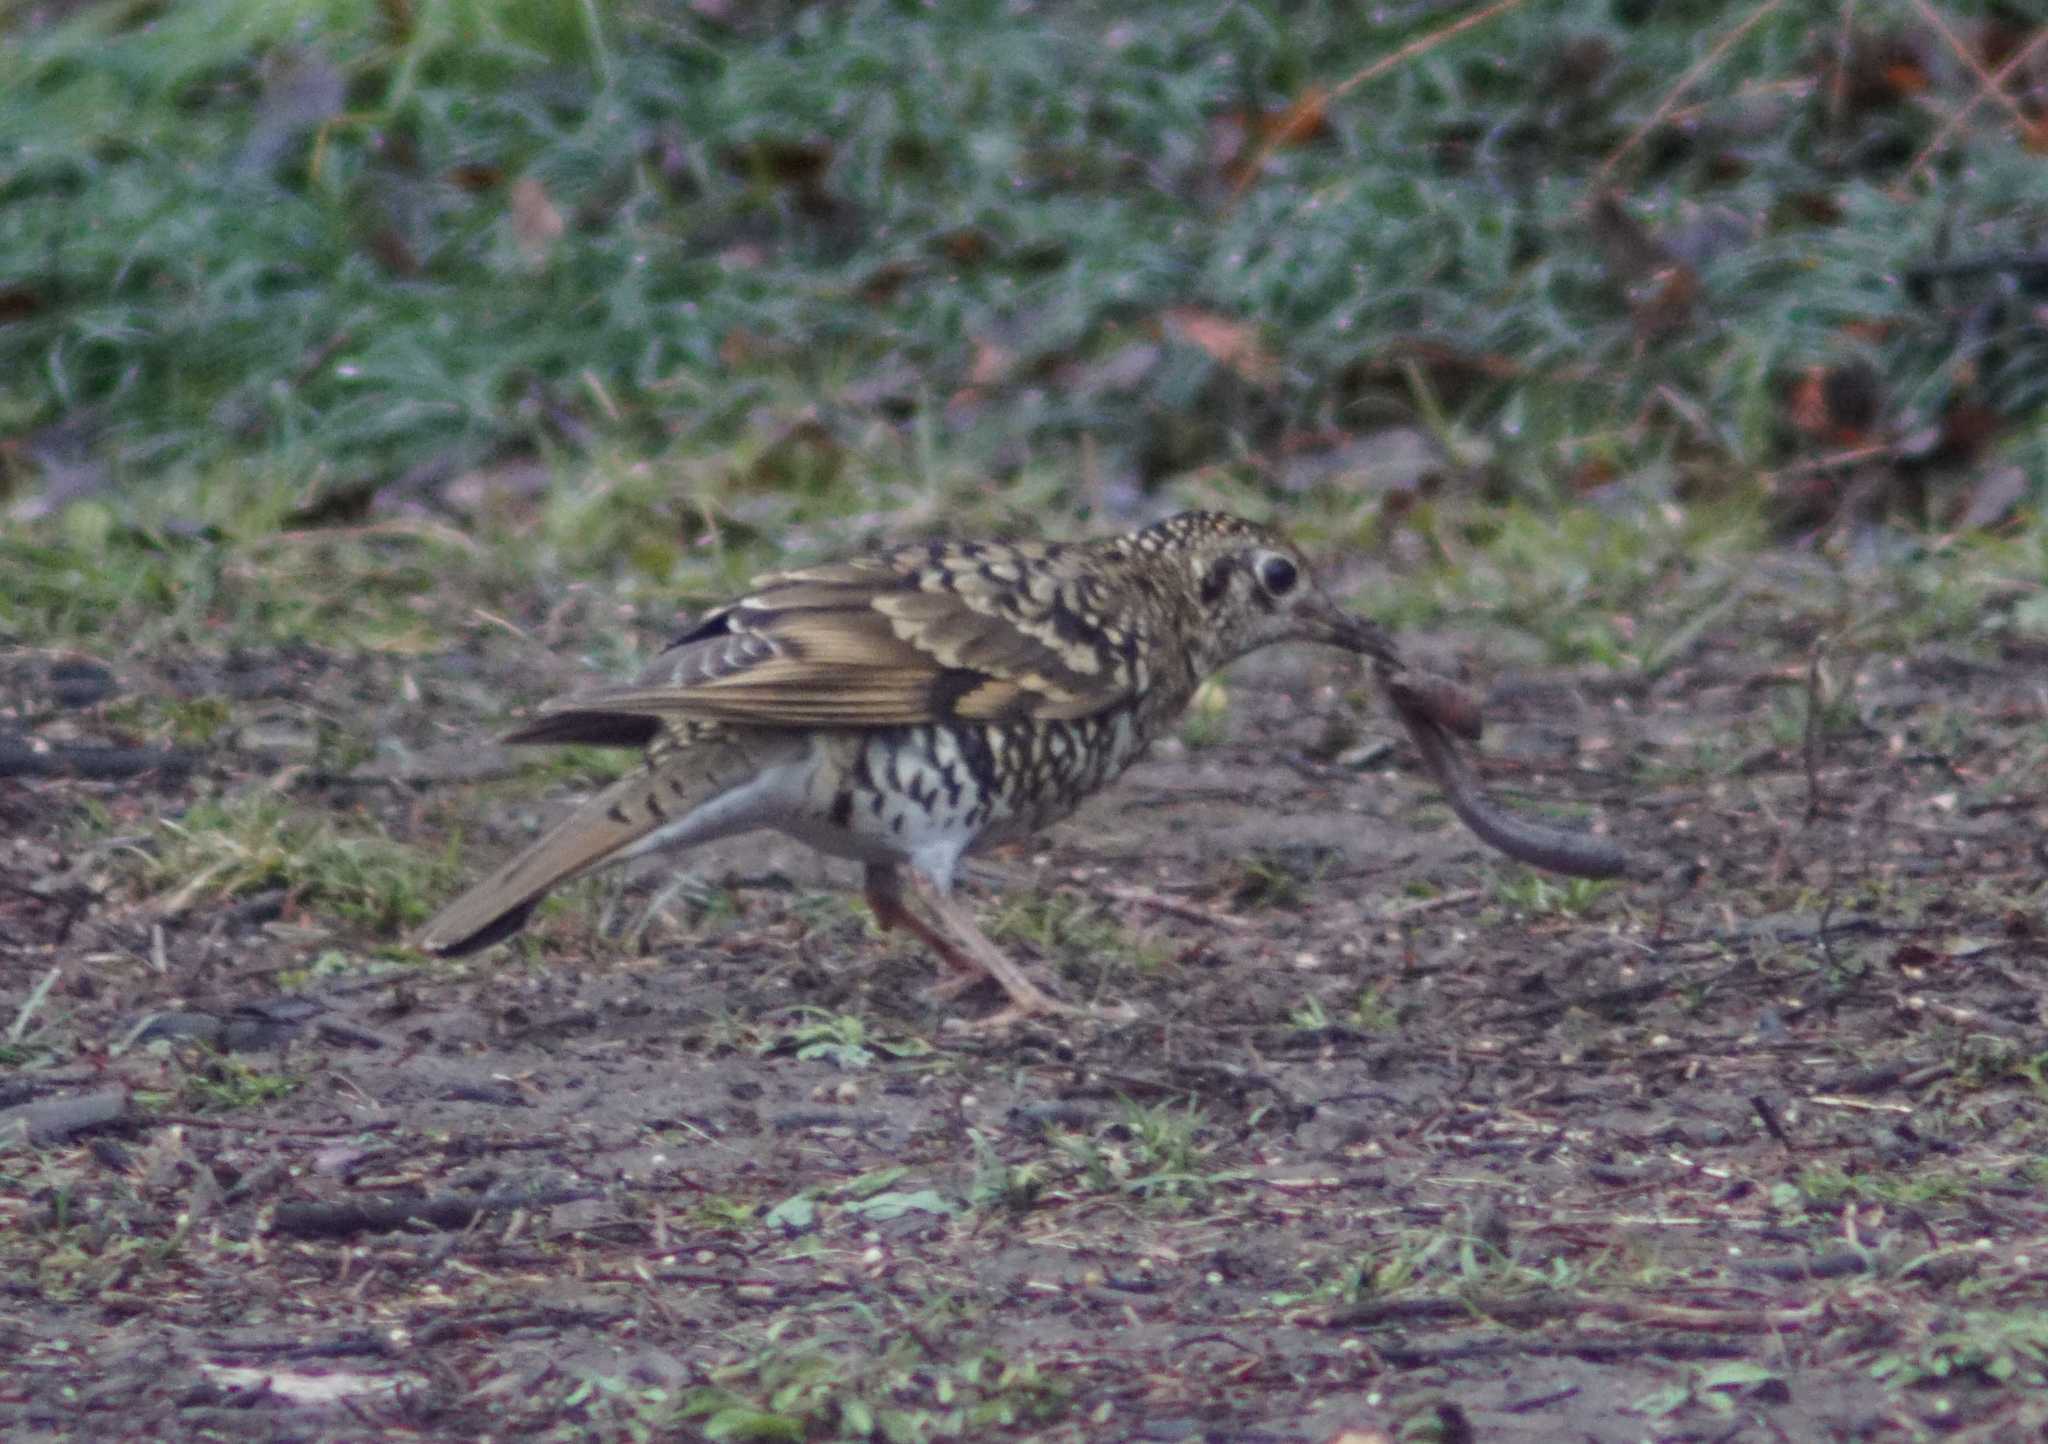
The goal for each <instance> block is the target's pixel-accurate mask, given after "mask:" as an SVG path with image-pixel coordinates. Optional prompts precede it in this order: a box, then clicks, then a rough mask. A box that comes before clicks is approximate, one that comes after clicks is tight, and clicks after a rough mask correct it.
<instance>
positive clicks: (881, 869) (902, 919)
mask: <svg viewBox="0 0 2048 1444" xmlns="http://www.w3.org/2000/svg"><path fill="white" fill-rule="evenodd" d="M866 883H867V888H866V891H867V900H868V911H869V912H871V913H873V914H874V915H875V926H876V927H878V928H880V929H881V930H882V931H883V932H885V933H886V932H892V931H894V930H895V929H897V928H901V929H903V930H904V931H905V932H907V933H909V934H911V935H912V936H913V937H915V938H916V939H917V940H918V941H919V942H921V943H923V944H924V945H925V946H926V947H928V948H930V949H931V950H932V951H933V952H935V953H937V954H938V955H939V963H940V967H941V971H942V972H943V971H948V970H950V971H951V972H952V974H953V976H952V977H950V978H941V979H940V981H939V984H938V987H937V988H936V989H935V990H934V991H936V992H937V993H938V995H939V996H940V997H942V998H951V997H954V996H956V995H957V994H959V993H962V992H964V991H966V990H967V989H968V988H971V987H973V986H974V985H975V984H976V983H978V982H980V981H981V980H982V979H983V978H984V977H986V976H987V974H986V973H985V972H984V971H983V969H982V968H981V966H980V965H979V964H978V963H976V962H975V961H974V960H973V959H972V958H970V957H968V956H967V955H966V954H964V953H962V952H961V951H960V949H958V948H957V947H955V946H953V942H952V939H950V938H948V937H947V936H946V935H945V934H944V933H942V932H940V931H939V930H938V929H937V928H935V927H933V926H932V925H931V924H930V923H928V922H926V921H925V920H924V919H923V918H921V917H919V916H918V915H917V914H916V913H914V912H912V911H911V910H910V905H909V904H908V903H906V902H904V900H903V874H902V873H901V872H899V871H898V870H897V869H896V867H895V866H894V865H893V864H890V863H886V862H871V863H869V864H868V866H867V876H866Z"/></svg>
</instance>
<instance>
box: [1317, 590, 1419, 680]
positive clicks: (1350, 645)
mask: <svg viewBox="0 0 2048 1444" xmlns="http://www.w3.org/2000/svg"><path fill="white" fill-rule="evenodd" d="M1296 615H1298V616H1299V617H1300V618H1301V620H1302V622H1303V623H1304V625H1305V626H1306V628H1307V630H1308V634H1309V637H1310V639H1311V640H1313V641H1317V642H1327V643H1328V644H1329V645H1330V646H1332V647H1342V648H1343V649H1344V650H1345V651H1347V652H1357V653H1359V654H1360V655H1361V656H1366V657H1372V658H1375V659H1377V660H1378V661H1381V662H1385V663H1387V664H1388V665H1390V666H1395V667H1398V666H1400V665H1401V657H1400V654H1399V653H1397V652H1396V651H1395V650H1394V639H1393V638H1392V637H1389V636H1388V635H1387V634H1386V633H1385V632H1383V631H1381V630H1380V627H1379V624H1378V623H1376V622H1369V621H1367V620H1366V619H1365V618H1364V617H1359V616H1353V615H1352V614H1351V613H1350V612H1347V611H1344V610H1342V609H1341V608H1339V607H1338V605H1337V604H1336V603H1335V602H1333V601H1331V600H1330V599H1329V598H1328V597H1325V596H1322V595H1317V596H1314V597H1312V598H1305V599H1304V601H1303V605H1302V606H1301V607H1300V608H1299V609H1298V611H1297V613H1296Z"/></svg>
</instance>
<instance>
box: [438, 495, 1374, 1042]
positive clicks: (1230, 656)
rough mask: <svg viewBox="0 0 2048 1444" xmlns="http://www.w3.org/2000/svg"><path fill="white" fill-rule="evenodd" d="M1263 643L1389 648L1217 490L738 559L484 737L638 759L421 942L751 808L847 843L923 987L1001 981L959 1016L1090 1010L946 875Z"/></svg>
mask: <svg viewBox="0 0 2048 1444" xmlns="http://www.w3.org/2000/svg"><path fill="white" fill-rule="evenodd" d="M1283 642H1312V643H1323V644H1326V645H1329V646H1333V647H1338V648H1342V649H1344V650H1345V651H1348V652H1352V653H1355V654H1359V655H1361V656H1365V657H1370V658H1373V659H1375V660H1376V661H1377V662H1378V663H1379V664H1380V665H1381V666H1382V667H1398V665H1399V663H1398V659H1397V657H1396V654H1395V651H1394V646H1393V643H1392V641H1391V640H1390V638H1389V637H1388V636H1387V634H1386V633H1385V632H1384V631H1383V630H1382V629H1381V628H1380V627H1379V626H1377V625H1376V624H1374V623H1373V622H1371V621H1370V620H1368V619H1366V618H1363V617H1360V616H1356V615H1353V614H1351V613H1349V612H1346V611H1344V610H1343V609H1342V608H1340V607H1339V606H1338V605H1337V604H1336V603H1335V602H1334V601H1333V600H1332V599H1331V598H1330V596H1329V595H1328V593H1327V592H1325V590H1324V589H1323V588H1322V587H1321V586H1320V585H1318V584H1317V582H1316V581H1315V580H1314V578H1313V577H1312V576H1311V574H1310V570H1309V565H1308V562H1307V561H1306V559H1305V558H1304V557H1303V555H1302V553H1301V552H1300V550H1299V549H1297V548H1296V547H1295V546H1294V544H1293V543H1292V542H1290V541H1288V540H1287V539H1286V538H1285V537H1284V536H1282V535H1281V534H1280V533H1279V532H1277V531H1275V530H1273V529H1270V528H1268V527H1266V526H1262V525H1259V524H1257V523H1254V522H1252V521H1249V520H1246V519H1244V518H1242V517H1238V516H1234V515H1230V514H1227V513H1222V512H1215V511H1190V512H1182V513H1179V514H1177V515H1173V516H1169V517H1166V518H1164V519H1162V520H1159V521H1157V522H1154V523H1152V524H1150V525H1148V526H1145V527H1142V528H1140V529H1137V530H1134V531H1130V532H1127V533H1124V534H1121V535H1115V536H1108V537H1101V538H1097V539H1094V540H1083V541H1075V542H1061V541H1036V542H1035V541H1017V542H999V541H979V542H977V541H933V542H928V543H923V544H915V545H909V546H901V547H898V548H896V549H894V550H889V551H885V552H881V553H877V554H874V555H869V556H865V557H858V558H855V559H853V560H849V561H840V562H832V563H827V564H824V565H818V566H807V567H798V568H794V569H792V570H787V571H781V572H776V573H772V574H770V575H767V576H762V577H758V578H756V579H755V580H754V581H753V583H751V585H750V587H749V589H748V591H747V592H746V593H745V595H743V596H740V597H738V598H737V599H735V600H733V601H730V602H727V603H725V604H723V605H721V606H716V607H713V608H712V609H710V610H709V611H708V612H705V613H703V614H702V615H701V616H699V617H697V618H696V619H695V621H694V623H693V624H692V625H689V626H688V627H687V629H686V630H684V631H683V632H682V633H681V634H680V635H679V636H677V637H676V638H675V639H674V641H672V642H671V643H669V644H668V646H667V647H666V648H665V649H664V650H662V651H661V652H660V653H658V654H657V655H656V656H655V657H654V658H653V660H652V661H651V662H650V663H649V665H648V666H647V667H646V669H645V670H644V671H643V672H642V673H641V675H640V676H639V677H638V678H637V679H636V680H634V681H632V682H630V683H627V684H625V685H622V686H609V687H600V688H597V689H595V690H592V691H586V692H582V693H578V694H572V695H570V696H567V697H562V698H559V699H556V700H554V701H550V702H546V703H544V704H543V705H542V706H541V707H540V709H539V710H538V712H537V713H536V714H535V715H534V716H533V718H532V719H531V720H530V721H527V722H525V723H524V724H523V725H521V726H519V727H518V728H517V729H516V730H514V731H513V732H511V733H510V734H509V735H508V736H506V737H505V738H504V741H505V742H507V743H510V744H518V745H530V744H545V743H579V744H585V745H595V746H600V747H625V748H637V749H639V750H641V751H642V752H643V754H644V761H643V762H642V763H641V764H640V765H639V766H638V767H636V768H635V769H633V770H632V771H630V772H628V773H627V774H626V775H625V776H623V777H621V778H620V779H619V780H617V781H615V782H613V783H612V784H610V785H609V786H608V787H606V788H605V789H603V790H602V791H600V792H598V793H596V794H595V795H593V796H591V797H590V798H589V799H588V800H586V801H584V802H583V803H582V804H581V805H580V806H578V807H576V808H575V809H574V811H572V812H571V813H570V814H569V815H568V816H567V817H566V818H565V819H563V820H562V821H561V822H560V823H558V824H557V825H556V826H555V827H553V828H552V829H551V830H549V831H547V832H546V833H544V834H543V835H542V836H541V837H540V838H539V839H538V840H536V841H535V842H533V843H532V844H531V845H530V846H528V847H527V848H526V849H524V850H523V851H521V852H520V853H518V854H517V855H516V856H514V857H513V858H512V859H511V860H510V861H508V862H506V863H505V864H504V865H503V866H502V867H500V868H499V869H498V870H497V871H495V872H493V873H491V874H490V875H489V876H487V877H486V878H484V879H483V880H482V881H481V882H479V883H477V884H476V885H475V886H474V887H472V888H470V889H469V890H468V891H467V892H465V893H463V894H462V895H461V896H459V897H458V898H456V899H455V900H454V901H453V902H452V903H450V904H449V905H448V906H447V907H446V908H444V909H443V910H442V911H441V912H440V913H439V914H438V915H437V916H436V917H434V918H433V919H432V920H431V921H430V922H429V923H428V924H427V926H426V927H425V929H424V930H423V931H422V932H421V933H420V934H419V935H418V937H417V939H416V943H417V945H418V946H419V947H420V948H421V949H423V950H424V951H427V952H430V953H434V954H438V955H441V956H444V957H453V956H459V955H462V954H466V953H471V952H475V951H477V950H480V949H482V948H485V947H488V946H490V945H492V944H494V943H497V942H500V941H502V940H504V939H505V938H508V937H510V936H512V935H513V934H515V933H517V932H518V931H519V930H520V929H521V928H522V927H524V926H525V924H526V922H527V920H528V918H529V917H530V915H531V914H532V912H533V909H534V907H535V906H536V905H537V904H538V903H539V902H540V900H541V899H542V898H543V897H544V896H546V895H547V893H548V892H549V891H550V890H552V889H553V888H555V887H557V886H558V885H560V884H562V883H563V882H566V881H568V880H569V879H572V878H575V877H579V876H582V875H583V874H586V873H589V872H591V871H593V870H595V869H597V868H600V867H603V866H605V865H607V864H610V863H615V862H620V861H623V860H625V859H628V858H634V857H640V856H644V855H647V854H650V853H655V852H680V851H682V850H686V849H690V848H694V847H697V846H699V845H701V844H704V843H708V842H712V841H714V840H716V839H719V838H724V837H730V836H733V835H735V834H739V833H744V832H750V831H754V830H756V829H762V828H767V829H773V830H777V831H780V832H782V833H784V834H787V835H788V836H790V837H793V838H796V839H798V840H800V841H802V842H804V843H806V844H808V845H810V846H811V847H813V848H815V849H817V850H818V851H820V852H823V853H826V854H829V855H831V856H835V857H840V858H849V859H852V860H853V861H856V862H859V863H861V864H862V865H863V868H864V873H863V881H864V891H865V894H866V899H867V903H868V906H869V908H870V909H871V911H872V913H873V916H874V920H875V923H876V925H877V926H878V927H879V928H880V929H882V930H883V931H889V930H892V929H903V930H905V931H907V932H909V933H910V934H912V935H913V936H915V937H916V938H918V939H920V940H921V941H922V942H924V943H925V944H926V945H927V946H928V947H929V948H930V949H931V950H932V951H933V952H934V953H936V954H937V956H938V958H939V961H940V963H941V965H942V968H941V974H942V978H941V982H940V983H939V984H938V986H937V987H936V988H935V989H934V992H935V993H936V994H937V996H939V997H941V998H945V999H950V998H953V997H956V996H958V995H959V994H960V993H963V992H965V991H967V990H968V989H970V988H972V987H974V986H975V985H977V984H978V983H980V982H981V981H982V980H983V979H992V980H993V981H994V982H995V983H996V984H997V985H999V986H1000V987H1001V989H1002V990H1003V992H1004V994H1005V995H1006V996H1007V1005H1006V1006H1004V1007H1003V1008H1002V1009H1001V1010H1000V1011H999V1012H997V1013H995V1014H993V1015H991V1016H990V1017H988V1018H986V1019H983V1020H981V1022H980V1023H978V1024H972V1025H970V1026H977V1027H987V1028H999V1027H1002V1026H1005V1025H1008V1024H1011V1023H1015V1022H1018V1021H1021V1020H1024V1019H1028V1018H1034V1017H1038V1018H1044V1017H1047V1016H1049V1015H1062V1014H1086V1013H1088V1012H1090V1011H1091V1010H1089V1009H1085V1008H1079V1007H1076V1006H1075V1005H1073V1004H1069V1003H1067V1002H1064V1001H1062V1000H1061V999H1058V998H1056V997H1054V996H1053V995H1052V994H1051V993H1049V992H1048V991H1047V990H1046V989H1045V988H1043V987H1041V986H1040V985H1039V984H1038V983H1036V982H1034V981H1033V980H1032V978H1031V977H1030V976H1028V975H1027V974H1026V973H1025V971H1024V970H1023V969H1022V968H1021V967H1019V966H1018V964H1017V963H1016V962H1014V961H1013V960H1012V959H1011V958H1010V957H1008V956H1007V955H1006V954H1005V953H1004V952H1003V950H1002V949H1001V948H1000V947H999V946H997V944H995V943H994V942H992V941H991V940H990V939H989V938H988V937H987V935H986V934H985V933H983V932H982V930H981V928H980V927H979V926H978V925H977V924H976V922H975V920H974V917H973V915H972V913H971V911H970V910H969V909H968V908H967V907H966V906H964V905H963V903H962V902H961V900H960V899H959V898H958V897H956V896H955V894H954V883H955V880H956V878H957V877H958V875H959V873H960V868H961V863H962V860H963V858H965V857H966V856H968V855H969V854H971V853H974V852H976V851H978V850H980V849H984V848H987V847H991V846H994V845H996V844H998V843H1002V842H1006V841H1011V840H1015V839H1018V838H1021V837H1026V836H1029V835H1031V834H1034V833H1036V832H1038V831H1040V830H1041V829H1043V828H1045V827H1047V826H1049V825H1050V824H1052V823H1054V822H1056V821H1058V820H1060V819H1061V818H1063V817H1065V816H1067V815H1068V814H1070V813H1071V812H1073V811H1074V810H1075V809H1076V808H1077V807H1079V806H1080V804H1081V803H1082V802H1084V801H1085V800H1087V799H1088V798H1089V797H1091V796H1093V795H1094V794H1096V793H1098V792H1100V791H1101V790H1103V789H1104V788H1105V787H1107V786H1108V785H1109V784H1110V783H1111V782H1113V781H1114V780H1115V779H1116V778H1117V776H1118V775H1119V774H1121V773H1122V772H1124V771H1125V769H1127V768H1128V767H1130V765H1131V764H1132V763H1133V762H1135V761H1137V760H1138V758H1139V757H1140V756H1142V755H1143V754H1144V752H1145V751H1146V749H1147V748H1148V747H1149V746H1150V744H1151V743H1153V742H1154V741H1156V740H1157V739H1158V738H1159V737H1160V736H1161V735H1162V734H1164V733H1165V732H1166V731H1168V729H1170V728H1171V727H1172V726H1173V725H1174V723H1175V721H1176V720H1177V719H1178V718H1179V717H1180V715H1181V714H1182V712H1183V711H1184V710H1185V709H1186V707H1187V705H1188V703H1189V702H1190V700H1191V699H1192V698H1193V697H1194V695H1195V692H1196V690H1197V689H1198V688H1199V687H1200V686H1201V684H1202V682H1203V681H1204V679H1206V678H1207V677H1208V676H1210V675H1211V674H1212V673H1214V672H1216V671H1217V670H1219V669H1220V668H1222V667H1223V666H1225V665H1226V664H1228V663H1230V662H1232V661H1234V660H1236V659H1237V658H1239V657H1242V656H1244V655H1245V654H1247V653H1250V652H1253V651H1256V650H1258V649H1260V648H1262V647H1267V646H1271V645H1273V644H1275V643H1283ZM1105 1015H1106V1014H1105Z"/></svg>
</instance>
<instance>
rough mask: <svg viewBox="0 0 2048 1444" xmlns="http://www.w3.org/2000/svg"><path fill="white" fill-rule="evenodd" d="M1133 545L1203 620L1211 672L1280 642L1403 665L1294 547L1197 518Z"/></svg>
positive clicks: (1246, 528) (1215, 519) (1154, 529)
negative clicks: (1159, 567)
mask: <svg viewBox="0 0 2048 1444" xmlns="http://www.w3.org/2000/svg"><path fill="white" fill-rule="evenodd" d="M1129 544H1130V545H1131V546H1132V547H1133V548H1134V549H1135V550H1136V551H1137V552H1139V553H1140V554H1142V555H1149V556H1152V557H1155V558H1157V560H1158V561H1159V562H1160V563H1161V564H1162V569H1163V570H1164V572H1165V573H1166V576H1167V578H1168V581H1167V585H1170V586H1173V587H1175V588H1177V589H1181V590H1182V591H1184V593H1185V596H1186V599H1187V601H1188V603H1189V604H1190V606H1191V607H1192V609H1193V614H1194V615H1195V616H1196V617H1197V618H1199V620H1200V624H1201V630H1200V632H1199V634H1198V635H1197V636H1196V638H1195V639H1194V640H1195V648H1196V651H1197V654H1198V655H1199V656H1200V657H1201V659H1202V661H1203V662H1204V664H1205V666H1204V667H1203V670H1204V671H1207V670H1209V669H1210V668H1214V667H1220V666H1222V665H1223V664H1224V663H1226V662H1229V661H1232V660H1234V659H1235V658H1238V657H1242V656H1243V655H1244V654H1245V653H1247V652H1254V651H1257V650H1258V649H1259V648H1261V647H1268V646H1271V645H1272V644H1273V643H1275V642H1322V643H1326V644H1327V645H1329V646H1332V647H1342V648H1344V649H1345V650H1346V651H1349V652H1357V653H1360V654H1362V655H1364V656H1369V657H1374V658H1377V659H1379V660H1381V661H1384V662H1390V663H1391V662H1395V661H1396V660H1397V659H1396V657H1395V654H1394V645H1393V642H1392V641H1391V640H1390V639H1389V638H1388V637H1387V635H1386V633H1385V632H1383V631H1381V630H1380V629H1379V627H1377V626H1376V625H1374V624H1373V623H1371V622H1369V621H1367V620H1366V619H1365V618H1363V617H1357V616H1353V615H1352V614H1350V613H1349V612H1346V611H1344V610H1342V609H1341V608H1339V607H1338V605H1337V604H1336V603H1335V602H1333V601H1331V600H1330V597H1329V595H1328V593H1326V592H1324V590H1323V589H1322V588H1321V587H1320V586H1318V585H1317V584H1316V581H1315V578H1314V577H1313V576H1311V575H1310V574H1309V567H1308V562H1307V560H1306V559H1305V558H1304V557H1303V556H1302V554H1301V552H1300V550H1299V549H1298V548H1296V546H1295V545H1294V543H1292V542H1290V541H1288V540H1287V538H1285V537H1283V536H1281V535H1280V534H1279V533H1278V532H1276V531H1273V530H1271V529H1270V528H1267V527H1263V526H1259V525H1257V524H1256V523H1253V522H1249V521H1246V520H1244V518H1242V517H1236V516H1231V515H1229V514H1227V513H1224V512H1213V511H1189V512H1182V513H1181V514H1179V515H1178V516H1170V517H1168V518H1166V519H1165V520H1164V521H1160V522H1155V523H1154V524H1153V525H1151V526H1149V527H1147V528H1145V529H1144V530H1143V531H1141V532H1138V533H1137V534H1136V535H1134V536H1132V537H1131V538H1130V539H1129Z"/></svg>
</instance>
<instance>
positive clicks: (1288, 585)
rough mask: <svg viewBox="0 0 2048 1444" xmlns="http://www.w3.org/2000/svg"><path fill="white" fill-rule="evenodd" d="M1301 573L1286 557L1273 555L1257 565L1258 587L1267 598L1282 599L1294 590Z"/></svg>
mask: <svg viewBox="0 0 2048 1444" xmlns="http://www.w3.org/2000/svg"><path fill="white" fill-rule="evenodd" d="M1299 580H1301V573H1300V571H1299V570H1298V569H1297V568H1296V567H1295V565H1294V563H1293V562H1291V561H1289V560H1288V559H1287V558H1286V557H1283V556H1279V555H1273V556H1269V557H1267V558H1266V559H1265V560H1264V561H1262V562H1260V563H1259V585H1260V586H1262V587H1264V588H1265V589H1266V594H1267V595H1268V596H1274V597H1284V596H1286V595H1287V594H1288V593H1289V592H1291V591H1293V590H1294V584H1295V583H1296V582H1297V581H1299Z"/></svg>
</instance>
